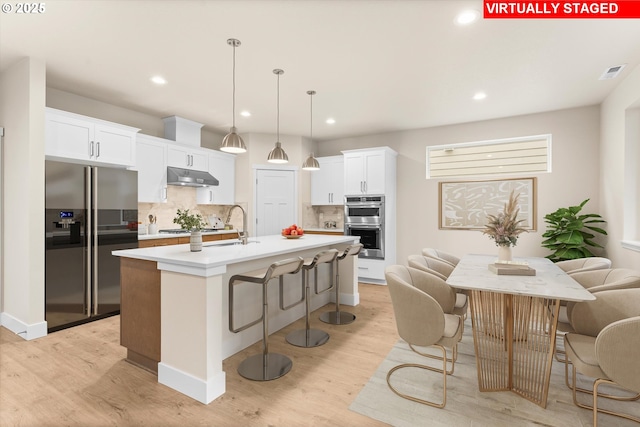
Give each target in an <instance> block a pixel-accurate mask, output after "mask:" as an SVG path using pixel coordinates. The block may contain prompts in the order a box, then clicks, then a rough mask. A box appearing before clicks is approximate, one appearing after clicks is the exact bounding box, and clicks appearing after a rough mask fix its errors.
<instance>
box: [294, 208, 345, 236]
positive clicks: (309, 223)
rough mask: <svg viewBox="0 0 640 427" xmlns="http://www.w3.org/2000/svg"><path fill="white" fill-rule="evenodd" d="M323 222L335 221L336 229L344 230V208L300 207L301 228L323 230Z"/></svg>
mask: <svg viewBox="0 0 640 427" xmlns="http://www.w3.org/2000/svg"><path fill="white" fill-rule="evenodd" d="M325 221H335V222H336V228H337V229H340V230H341V229H343V228H344V206H312V205H311V204H310V203H306V204H304V205H303V206H302V226H303V228H324V223H325Z"/></svg>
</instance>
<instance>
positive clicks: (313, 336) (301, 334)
mask: <svg viewBox="0 0 640 427" xmlns="http://www.w3.org/2000/svg"><path fill="white" fill-rule="evenodd" d="M286 339H287V342H288V343H289V344H292V345H295V346H297V347H305V348H309V347H318V346H321V345H322V344H325V343H326V342H327V341H329V334H328V333H326V332H325V331H321V330H320V329H299V330H297V331H293V332H291V333H289V334H288V335H287V337H286Z"/></svg>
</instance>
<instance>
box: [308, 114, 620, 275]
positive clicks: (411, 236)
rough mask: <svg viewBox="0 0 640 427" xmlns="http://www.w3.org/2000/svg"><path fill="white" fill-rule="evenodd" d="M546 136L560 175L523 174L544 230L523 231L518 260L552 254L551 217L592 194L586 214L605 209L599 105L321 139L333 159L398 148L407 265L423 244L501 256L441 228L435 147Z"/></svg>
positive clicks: (401, 250)
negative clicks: (429, 155)
mask: <svg viewBox="0 0 640 427" xmlns="http://www.w3.org/2000/svg"><path fill="white" fill-rule="evenodd" d="M546 133H550V134H552V135H553V142H552V144H553V164H552V168H553V172H552V173H549V174H535V175H534V174H526V175H523V176H536V177H537V178H538V179H537V181H538V196H537V215H536V218H537V231H536V232H531V233H527V234H523V235H522V236H521V237H520V239H519V241H518V245H517V246H516V247H515V248H514V256H516V257H517V256H526V255H529V256H546V255H548V254H549V252H548V251H547V250H546V249H544V248H542V247H541V245H540V243H541V242H542V237H541V235H542V233H543V232H544V231H545V229H546V227H545V223H544V220H543V217H544V215H546V214H547V213H550V212H553V211H555V210H556V209H557V208H559V207H565V206H569V205H577V204H579V203H580V202H582V201H583V200H584V199H587V198H589V199H591V201H590V202H589V203H588V204H587V205H586V207H585V212H590V213H599V212H598V210H599V206H600V203H599V190H598V189H599V171H600V164H599V161H598V154H599V150H598V146H599V140H600V127H599V108H598V107H597V106H591V107H583V108H574V109H569V110H561V111H553V112H548V113H540V114H530V115H524V116H516V117H509V118H505V119H496V120H487V121H482V122H474V123H464V124H458V125H450V126H440V127H433V128H427V129H418V130H411V131H402V132H392V133H387V134H381V135H371V136H363V137H357V138H346V139H340V140H335V141H327V142H320V143H318V152H319V155H322V156H328V155H335V154H339V153H340V151H341V150H345V149H354V148H366V147H378V146H384V145H386V146H389V147H391V148H393V149H394V150H396V151H397V152H398V174H397V188H398V198H397V218H398V220H397V247H398V256H397V262H398V263H404V262H405V261H406V259H407V256H408V255H411V254H414V253H419V252H420V250H421V249H422V248H423V247H436V248H439V249H442V250H445V251H448V252H452V253H454V254H458V255H463V254H465V253H496V254H497V248H496V247H495V246H494V243H493V242H492V241H491V240H489V238H488V237H487V236H484V235H482V233H481V232H479V231H465V230H440V229H438V180H435V179H433V180H427V179H426V178H425V175H426V147H427V146H428V145H440V144H453V143H460V142H469V141H482V140H490V139H501V138H508V137H518V136H528V135H539V134H546ZM609 225H610V224H609Z"/></svg>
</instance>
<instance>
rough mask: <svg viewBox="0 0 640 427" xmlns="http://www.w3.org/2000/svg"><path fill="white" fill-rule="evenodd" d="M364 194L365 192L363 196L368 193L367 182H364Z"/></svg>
mask: <svg viewBox="0 0 640 427" xmlns="http://www.w3.org/2000/svg"><path fill="white" fill-rule="evenodd" d="M364 192H365V194H366V193H367V192H368V189H367V181H364Z"/></svg>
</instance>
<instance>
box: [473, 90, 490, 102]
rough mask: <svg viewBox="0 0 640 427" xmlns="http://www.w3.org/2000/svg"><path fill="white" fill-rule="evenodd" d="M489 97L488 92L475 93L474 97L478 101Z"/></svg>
mask: <svg viewBox="0 0 640 427" xmlns="http://www.w3.org/2000/svg"><path fill="white" fill-rule="evenodd" d="M486 97H487V94H486V93H484V92H478V93H476V94H475V95H473V99H475V100H476V101H480V100H481V99H485V98H486Z"/></svg>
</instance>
